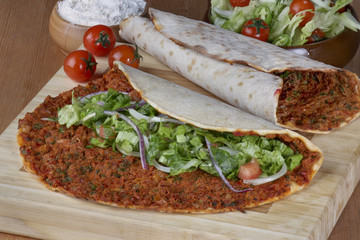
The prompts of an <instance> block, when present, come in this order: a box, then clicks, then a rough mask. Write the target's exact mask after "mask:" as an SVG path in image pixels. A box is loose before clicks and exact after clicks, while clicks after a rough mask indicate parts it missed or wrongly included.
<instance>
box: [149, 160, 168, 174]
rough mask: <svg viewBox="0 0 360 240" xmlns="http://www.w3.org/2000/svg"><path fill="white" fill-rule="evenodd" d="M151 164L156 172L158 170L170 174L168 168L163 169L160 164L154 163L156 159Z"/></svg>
mask: <svg viewBox="0 0 360 240" xmlns="http://www.w3.org/2000/svg"><path fill="white" fill-rule="evenodd" d="M153 163H154V166H155V167H156V168H157V169H158V170H160V171H162V172H166V173H170V167H165V166H164V165H161V164H160V163H158V162H157V161H156V159H154V161H153Z"/></svg>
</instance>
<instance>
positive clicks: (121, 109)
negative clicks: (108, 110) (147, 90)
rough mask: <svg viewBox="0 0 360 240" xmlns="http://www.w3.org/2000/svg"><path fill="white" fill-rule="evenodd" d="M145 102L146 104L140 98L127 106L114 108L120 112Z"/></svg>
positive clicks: (142, 104)
mask: <svg viewBox="0 0 360 240" xmlns="http://www.w3.org/2000/svg"><path fill="white" fill-rule="evenodd" d="M145 104H146V102H145V101H144V100H143V99H141V101H139V102H137V103H134V104H131V105H129V106H127V107H122V108H118V109H116V111H118V112H122V111H124V110H127V109H132V108H136V107H141V106H144V105H145Z"/></svg>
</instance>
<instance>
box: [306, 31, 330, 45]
mask: <svg viewBox="0 0 360 240" xmlns="http://www.w3.org/2000/svg"><path fill="white" fill-rule="evenodd" d="M324 39H326V35H325V33H324V32H323V31H321V29H320V28H316V29H315V30H314V31H313V32H312V33H311V36H310V37H308V38H307V40H308V41H307V42H306V43H307V44H309V43H314V42H320V41H322V40H324Z"/></svg>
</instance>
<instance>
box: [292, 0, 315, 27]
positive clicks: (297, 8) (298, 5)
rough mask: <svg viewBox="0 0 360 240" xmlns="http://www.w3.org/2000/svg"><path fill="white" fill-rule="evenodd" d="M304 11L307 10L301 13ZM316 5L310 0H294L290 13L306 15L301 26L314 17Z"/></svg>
mask: <svg viewBox="0 0 360 240" xmlns="http://www.w3.org/2000/svg"><path fill="white" fill-rule="evenodd" d="M302 11H306V12H303V13H300V12H302ZM314 12H315V6H314V4H313V3H312V2H311V1H310V0H293V1H292V2H291V4H290V15H292V16H295V15H296V14H298V13H300V14H301V15H304V18H303V20H302V21H301V22H300V24H299V25H300V26H301V27H303V26H305V25H306V24H307V23H308V22H310V21H311V19H313V17H314Z"/></svg>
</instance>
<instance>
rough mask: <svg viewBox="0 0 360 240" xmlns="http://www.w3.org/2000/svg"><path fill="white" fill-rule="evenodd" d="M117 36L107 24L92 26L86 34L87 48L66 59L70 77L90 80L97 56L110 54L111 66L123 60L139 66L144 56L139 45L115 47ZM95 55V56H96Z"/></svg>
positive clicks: (67, 72)
mask: <svg viewBox="0 0 360 240" xmlns="http://www.w3.org/2000/svg"><path fill="white" fill-rule="evenodd" d="M115 43H116V37H115V34H114V32H113V30H112V29H111V28H110V27H108V26H105V25H96V26H93V27H90V28H89V29H88V30H87V31H86V32H85V34H84V37H83V44H84V47H85V48H86V50H77V51H74V52H71V53H70V54H69V55H68V56H67V57H66V58H65V61H64V71H65V73H66V75H67V76H68V77H70V78H71V79H73V80H75V81H77V82H84V81H88V80H89V79H90V78H91V77H92V76H93V75H94V73H95V70H96V65H97V62H96V59H95V57H100V56H106V55H107V56H108V63H109V66H110V68H112V67H113V62H114V61H115V60H116V61H121V62H123V63H125V64H127V65H129V66H132V67H134V68H138V67H139V64H140V59H141V58H142V57H141V56H140V55H139V53H138V49H137V47H136V48H134V47H132V46H130V45H126V44H122V45H119V46H117V47H115ZM94 56H95V57H94Z"/></svg>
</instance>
